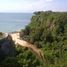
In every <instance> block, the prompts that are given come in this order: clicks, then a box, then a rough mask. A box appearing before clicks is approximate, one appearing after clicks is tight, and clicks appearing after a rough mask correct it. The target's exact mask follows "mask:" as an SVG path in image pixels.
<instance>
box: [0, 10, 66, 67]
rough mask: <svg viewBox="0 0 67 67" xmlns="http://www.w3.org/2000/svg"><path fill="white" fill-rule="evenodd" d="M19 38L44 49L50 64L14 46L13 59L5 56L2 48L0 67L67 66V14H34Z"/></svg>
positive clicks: (0, 51)
mask: <svg viewBox="0 0 67 67" xmlns="http://www.w3.org/2000/svg"><path fill="white" fill-rule="evenodd" d="M20 37H21V39H24V40H26V41H28V42H30V43H32V44H33V45H35V46H36V47H38V48H39V49H41V50H42V51H43V53H44V58H45V59H46V60H47V61H46V62H42V61H40V59H38V58H37V57H36V56H35V55H34V53H32V52H31V51H30V50H29V49H28V48H22V47H20V46H14V48H13V49H14V50H15V52H14V55H13V56H10V55H6V56H5V55H4V53H3V52H2V50H1V46H0V67H12V66H13V67H67V12H52V11H46V12H43V11H42V12H35V13H34V15H33V17H32V18H31V23H30V24H29V25H27V26H26V27H25V29H24V30H21V32H20ZM8 39H9V38H8ZM0 41H1V40H0ZM8 41H9V40H8ZM3 42H5V40H2V41H1V42H0V44H3ZM9 42H10V43H9V44H13V45H14V43H13V42H11V41H9ZM46 63H47V64H46Z"/></svg>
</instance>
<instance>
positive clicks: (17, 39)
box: [10, 33, 44, 61]
mask: <svg viewBox="0 0 67 67" xmlns="http://www.w3.org/2000/svg"><path fill="white" fill-rule="evenodd" d="M10 35H11V37H12V39H13V41H15V44H19V45H20V46H22V47H27V48H29V49H30V50H31V51H32V52H33V53H34V54H35V55H36V56H37V58H39V59H40V60H42V61H44V56H43V52H42V51H41V50H40V49H38V48H37V47H35V46H34V45H32V44H30V43H28V42H26V41H24V40H21V39H20V37H19V33H11V34H10Z"/></svg>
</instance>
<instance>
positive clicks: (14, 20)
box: [0, 13, 32, 32]
mask: <svg viewBox="0 0 67 67" xmlns="http://www.w3.org/2000/svg"><path fill="white" fill-rule="evenodd" d="M31 17H32V13H0V32H13V31H17V30H19V29H24V28H25V26H26V25H27V24H29V23H30V19H31Z"/></svg>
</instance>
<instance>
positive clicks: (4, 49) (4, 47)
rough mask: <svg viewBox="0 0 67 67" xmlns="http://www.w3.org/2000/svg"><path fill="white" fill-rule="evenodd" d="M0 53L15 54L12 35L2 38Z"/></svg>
mask: <svg viewBox="0 0 67 67" xmlns="http://www.w3.org/2000/svg"><path fill="white" fill-rule="evenodd" d="M0 53H1V54H0V55H2V54H4V55H6V56H14V53H15V45H14V42H13V41H12V38H11V36H10V35H8V36H7V37H6V38H3V39H1V40H0Z"/></svg>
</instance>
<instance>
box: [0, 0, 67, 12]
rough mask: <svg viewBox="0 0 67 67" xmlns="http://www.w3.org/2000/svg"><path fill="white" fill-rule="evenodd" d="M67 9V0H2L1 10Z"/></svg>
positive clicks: (0, 3)
mask: <svg viewBox="0 0 67 67" xmlns="http://www.w3.org/2000/svg"><path fill="white" fill-rule="evenodd" d="M48 10H52V11H65V12H67V0H0V12H27V13H28V12H29V13H30V12H35V11H48Z"/></svg>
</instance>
